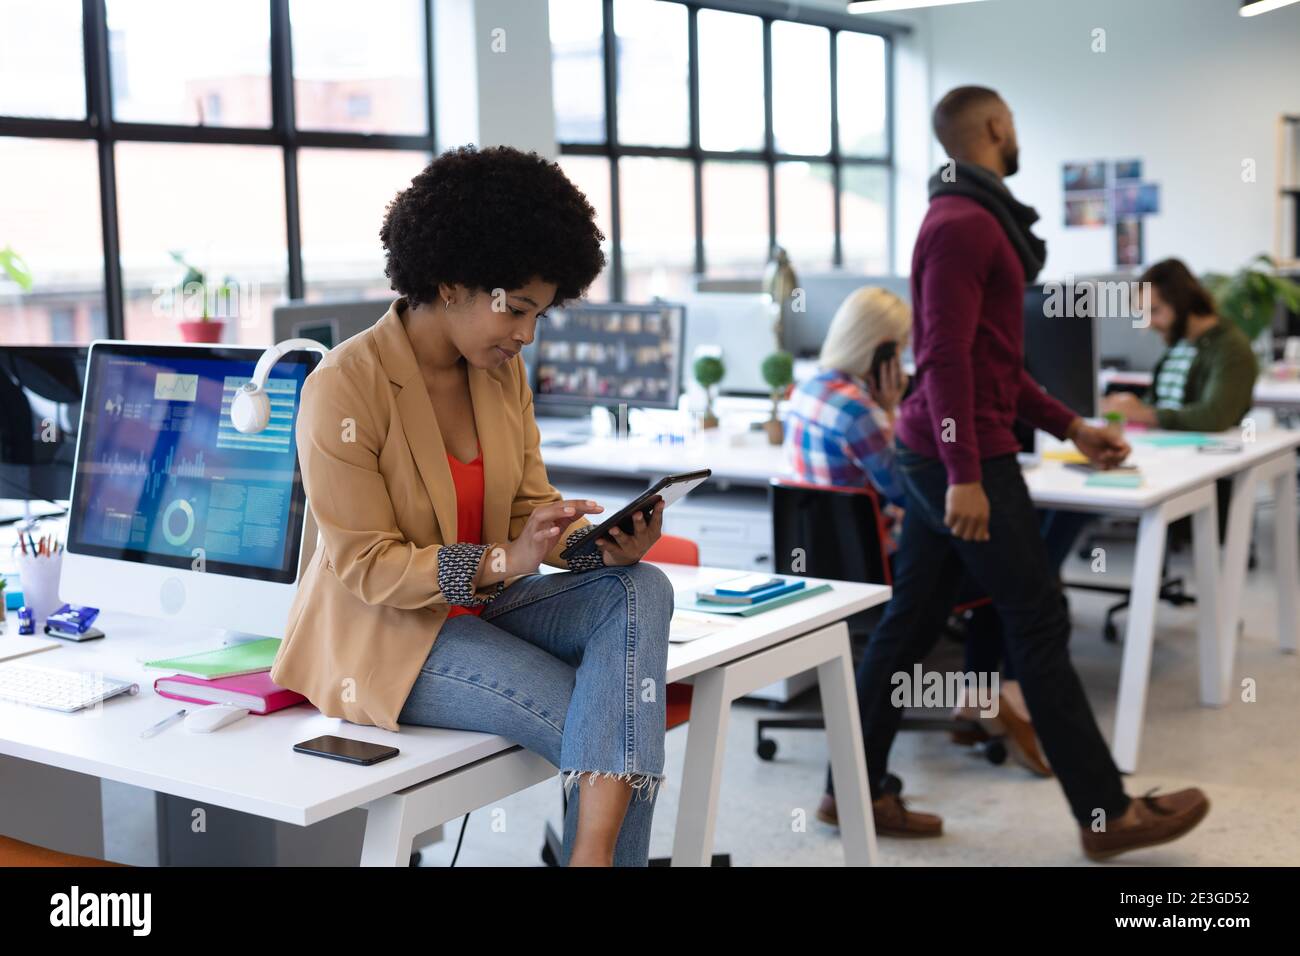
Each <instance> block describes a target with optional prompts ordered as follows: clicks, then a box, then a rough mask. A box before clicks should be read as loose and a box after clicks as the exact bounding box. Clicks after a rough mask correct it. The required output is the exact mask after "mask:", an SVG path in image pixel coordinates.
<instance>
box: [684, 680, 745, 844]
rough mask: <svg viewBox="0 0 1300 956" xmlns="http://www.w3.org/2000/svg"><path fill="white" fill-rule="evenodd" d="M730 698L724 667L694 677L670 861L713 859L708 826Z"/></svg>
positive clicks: (714, 809) (713, 814)
mask: <svg viewBox="0 0 1300 956" xmlns="http://www.w3.org/2000/svg"><path fill="white" fill-rule="evenodd" d="M731 700H732V695H730V694H728V692H727V668H725V667H720V668H714V669H712V670H708V671H705V672H704V673H703V674H699V675H697V676H696V678H695V690H694V691H693V693H692V696H691V720H690V731H689V733H688V735H687V738H686V763H685V767H684V768H683V770H682V791H681V800H680V803H679V804H678V807H677V828H676V832H675V833H674V834H673V866H709V865H710V864H711V863H712V862H713V829H714V826H715V825H716V824H717V819H718V793H719V790H720V789H721V786H722V756H723V752H724V750H725V748H726V744H727V726H728V725H729V724H730V723H731Z"/></svg>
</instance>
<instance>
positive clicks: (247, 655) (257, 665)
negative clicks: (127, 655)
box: [144, 637, 280, 680]
mask: <svg viewBox="0 0 1300 956" xmlns="http://www.w3.org/2000/svg"><path fill="white" fill-rule="evenodd" d="M279 649H280V639H279V638H276V637H267V638H263V639H262V640H260V641H248V642H247V643H245V644H231V645H230V646H229V647H222V648H218V649H217V650H215V651H203V652H201V653H198V654H186V655H185V656H184V657H169V658H167V659H165V660H160V661H149V662H147V663H146V664H145V665H144V666H145V667H152V668H155V669H156V670H162V671H171V672H172V673H175V674H184V675H185V676H187V677H197V678H199V679H200V680H216V679H217V678H219V677H236V676H238V675H240V674H258V673H261V672H262V671H269V670H270V669H271V665H272V664H273V663H275V653H276V651H278V650H279Z"/></svg>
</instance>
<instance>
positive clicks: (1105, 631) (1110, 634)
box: [1101, 621, 1119, 644]
mask: <svg viewBox="0 0 1300 956" xmlns="http://www.w3.org/2000/svg"><path fill="white" fill-rule="evenodd" d="M1101 636H1102V637H1103V638H1105V640H1106V643H1107V644H1114V643H1117V642H1118V641H1119V628H1117V627H1116V626H1115V624H1114V622H1113V621H1107V622H1106V624H1105V626H1104V627H1103V628H1102V629H1101Z"/></svg>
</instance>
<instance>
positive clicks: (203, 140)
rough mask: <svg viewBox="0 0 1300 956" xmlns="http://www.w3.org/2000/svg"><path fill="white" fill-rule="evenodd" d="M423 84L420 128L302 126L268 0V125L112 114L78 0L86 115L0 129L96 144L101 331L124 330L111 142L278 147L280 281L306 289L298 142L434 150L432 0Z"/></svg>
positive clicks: (102, 34)
mask: <svg viewBox="0 0 1300 956" xmlns="http://www.w3.org/2000/svg"><path fill="white" fill-rule="evenodd" d="M421 6H422V10H423V14H424V29H423V31H422V32H423V37H422V39H423V40H424V71H425V77H424V81H425V82H424V87H425V89H424V92H425V98H426V105H425V120H426V128H425V132H424V133H423V134H418V133H412V134H405V133H351V132H342V131H326V130H301V129H298V128H297V125H296V121H295V98H294V97H295V94H294V77H293V45H292V42H293V41H292V26H291V23H290V16H289V0H267V10H268V15H269V16H270V59H271V62H270V67H271V74H270V77H269V82H270V84H271V125H270V126H269V127H266V128H249V127H236V126H185V125H177V124H170V123H144V122H119V121H115V120H114V118H113V112H112V103H113V96H112V80H111V76H110V60H109V53H108V46H109V44H108V11H107V2H106V0H81V33H82V50H83V61H84V63H85V94H86V117H85V119H77V120H72V119H43V118H32V117H20V116H2V115H0V137H16V138H24V139H64V140H67V139H73V140H90V141H93V142H94V143H95V144H96V146H97V152H98V161H99V204H100V209H99V213H100V224H101V232H102V236H101V242H102V247H103V257H104V312H105V320H106V324H107V336H108V337H109V338H112V339H124V338H126V329H125V312H124V304H125V303H124V298H123V296H124V290H123V284H122V264H121V243H120V237H119V232H118V216H117V211H118V202H117V170H116V165H115V158H114V157H115V153H114V147H115V146H116V145H117V144H118V143H128V142H135V143H184V144H192V145H228V146H272V147H276V148H278V149H279V150H280V152H281V156H282V160H283V166H284V201H285V210H284V211H285V240H286V246H287V253H288V255H287V262H286V286H285V291H286V294H287V295H288V297H289V298H290V299H301V298H303V297H304V293H305V283H304V280H303V264H302V231H301V220H300V216H299V208H300V195H299V189H298V151H299V150H300V149H304V148H309V149H329V148H337V149H380V150H385V149H387V150H414V151H421V152H424V153H426V154H428V155H429V156H430V158H432V157H433V156H434V155H436V153H437V142H436V130H437V125H436V115H435V104H436V99H435V92H436V91H435V89H434V72H433V29H434V23H433V18H434V11H433V0H423V3H422V5H421Z"/></svg>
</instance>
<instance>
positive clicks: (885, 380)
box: [867, 355, 907, 415]
mask: <svg viewBox="0 0 1300 956" xmlns="http://www.w3.org/2000/svg"><path fill="white" fill-rule="evenodd" d="M868 379H870V380H869V381H868V382H867V391H868V392H869V393H870V395H871V397H872V399H873V400H874V401H875V403H876V404H877V405H879V406H880V407H881V408H882V409H884V410H885V412H886V413H888V414H890V415H892V414H893V413H894V410H895V409H896V408H898V403H899V402H901V401H902V400H903V393H904V392H906V391H907V373H906V372H904V371H903V363H902V362H900V361H899V360H898V356H897V355H895V356H894V357H893V358H891V359H890V360H889V361H888V362H886V363H885V364H883V365H882V366H880V373H879V375H878V376H877V377H875V378H874V379H873V378H872V377H871V376H868Z"/></svg>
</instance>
